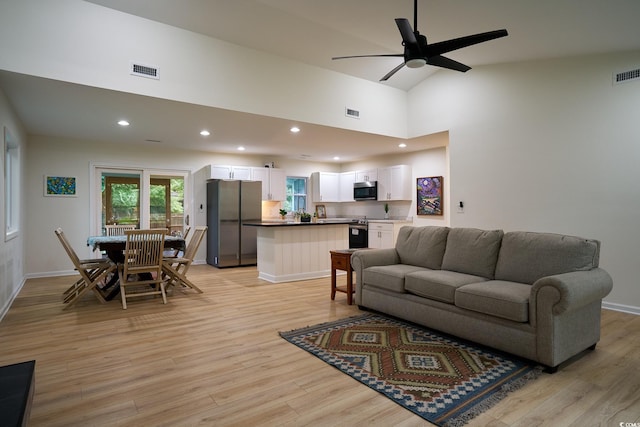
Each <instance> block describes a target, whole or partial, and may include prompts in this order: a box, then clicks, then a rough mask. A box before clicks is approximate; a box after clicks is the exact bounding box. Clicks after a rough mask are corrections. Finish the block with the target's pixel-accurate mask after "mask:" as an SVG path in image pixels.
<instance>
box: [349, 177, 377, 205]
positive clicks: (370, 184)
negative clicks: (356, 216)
mask: <svg viewBox="0 0 640 427" xmlns="http://www.w3.org/2000/svg"><path fill="white" fill-rule="evenodd" d="M353 198H354V200H356V201H359V200H378V181H364V182H354V183H353Z"/></svg>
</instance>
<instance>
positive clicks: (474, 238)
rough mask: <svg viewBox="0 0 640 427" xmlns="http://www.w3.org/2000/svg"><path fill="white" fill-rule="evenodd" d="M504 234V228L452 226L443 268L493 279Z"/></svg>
mask: <svg viewBox="0 0 640 427" xmlns="http://www.w3.org/2000/svg"><path fill="white" fill-rule="evenodd" d="M503 235H504V232H503V231H502V230H480V229H477V228H452V229H451V230H450V231H449V234H448V236H447V248H446V250H445V252H444V257H443V259H442V269H443V270H451V271H457V272H458V273H466V274H471V275H474V276H482V277H486V278H487V279H493V278H494V277H493V275H494V273H495V270H496V262H497V261H498V252H499V251H500V244H501V242H502V236H503Z"/></svg>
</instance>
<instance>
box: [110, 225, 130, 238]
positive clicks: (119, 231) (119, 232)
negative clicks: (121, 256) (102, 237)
mask: <svg viewBox="0 0 640 427" xmlns="http://www.w3.org/2000/svg"><path fill="white" fill-rule="evenodd" d="M104 229H105V232H106V235H107V236H124V232H125V231H127V230H135V229H136V225H135V224H107V225H105V226H104Z"/></svg>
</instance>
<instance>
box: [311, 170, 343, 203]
mask: <svg viewBox="0 0 640 427" xmlns="http://www.w3.org/2000/svg"><path fill="white" fill-rule="evenodd" d="M311 199H312V200H313V202H316V203H317V202H339V201H340V174H339V173H337V172H313V173H312V174H311Z"/></svg>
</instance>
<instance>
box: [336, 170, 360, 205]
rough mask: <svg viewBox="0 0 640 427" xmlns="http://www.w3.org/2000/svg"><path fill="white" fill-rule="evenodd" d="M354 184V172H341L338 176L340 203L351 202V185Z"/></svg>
mask: <svg viewBox="0 0 640 427" xmlns="http://www.w3.org/2000/svg"><path fill="white" fill-rule="evenodd" d="M354 182H356V173H355V172H342V173H341V174H340V194H339V197H340V201H341V202H353V201H354V199H353V183H354Z"/></svg>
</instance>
